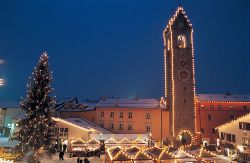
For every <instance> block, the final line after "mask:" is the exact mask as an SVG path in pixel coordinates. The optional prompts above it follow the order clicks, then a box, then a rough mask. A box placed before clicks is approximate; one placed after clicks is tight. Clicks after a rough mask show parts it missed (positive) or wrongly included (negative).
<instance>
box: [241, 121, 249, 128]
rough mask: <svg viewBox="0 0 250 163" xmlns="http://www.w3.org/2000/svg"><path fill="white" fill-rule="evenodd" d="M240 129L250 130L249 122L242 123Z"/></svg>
mask: <svg viewBox="0 0 250 163" xmlns="http://www.w3.org/2000/svg"><path fill="white" fill-rule="evenodd" d="M239 129H241V130H250V123H247V122H240V123H239Z"/></svg>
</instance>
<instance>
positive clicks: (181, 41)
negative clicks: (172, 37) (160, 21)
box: [177, 35, 187, 48]
mask: <svg viewBox="0 0 250 163" xmlns="http://www.w3.org/2000/svg"><path fill="white" fill-rule="evenodd" d="M177 44H178V47H179V48H186V47H187V41H186V37H185V36H183V35H179V36H178V37H177Z"/></svg>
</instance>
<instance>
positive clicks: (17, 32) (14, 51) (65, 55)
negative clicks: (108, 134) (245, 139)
mask: <svg viewBox="0 0 250 163" xmlns="http://www.w3.org/2000/svg"><path fill="white" fill-rule="evenodd" d="M177 6H178V4H177V2H176V0H74V1H69V0H35V1H34V0H29V1H28V0H22V1H20V0H1V1H0V58H1V59H4V60H5V61H6V62H5V64H4V65H1V76H3V77H4V78H5V80H6V81H7V83H6V85H5V86H4V87H1V88H0V89H1V91H0V95H1V96H0V97H1V98H4V99H9V100H18V99H19V98H20V97H21V96H24V95H25V93H26V83H27V81H28V76H30V75H31V73H32V71H33V67H34V66H35V65H36V63H37V61H38V59H39V56H40V55H41V53H42V52H44V51H47V53H48V54H49V56H50V66H51V69H52V70H53V72H54V81H53V86H54V88H55V94H56V95H57V97H59V98H64V97H79V98H80V99H86V98H98V97H100V96H102V95H108V96H114V97H125V98H127V97H128V98H129V97H135V95H136V94H138V96H139V97H141V98H159V97H161V96H163V95H164V92H163V91H164V80H163V79H164V77H163V39H162V31H163V29H164V28H165V26H166V24H167V22H168V19H169V18H170V17H171V16H172V15H173V13H174V11H175V10H176V8H177ZM183 7H184V9H185V11H186V13H187V15H188V16H189V18H190V20H191V22H192V24H193V26H194V41H195V42H194V47H195V66H196V83H197V85H196V86H197V93H224V92H226V91H227V90H229V91H230V92H231V93H237V94H250V64H249V62H250V50H249V47H250V13H249V11H250V1H248V0H234V1H233V0H202V1H194V0H189V1H184V2H183Z"/></svg>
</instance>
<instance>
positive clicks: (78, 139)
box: [70, 138, 85, 144]
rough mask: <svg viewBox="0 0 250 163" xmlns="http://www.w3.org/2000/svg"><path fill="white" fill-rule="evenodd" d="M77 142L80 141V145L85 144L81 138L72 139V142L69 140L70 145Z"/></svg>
mask: <svg viewBox="0 0 250 163" xmlns="http://www.w3.org/2000/svg"><path fill="white" fill-rule="evenodd" d="M77 141H80V142H81V143H82V144H85V141H84V140H83V139H82V138H77V139H74V140H71V142H70V143H71V144H74V143H75V142H77Z"/></svg>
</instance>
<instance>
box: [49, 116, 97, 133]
mask: <svg viewBox="0 0 250 163" xmlns="http://www.w3.org/2000/svg"><path fill="white" fill-rule="evenodd" d="M52 119H53V120H54V121H59V122H63V123H66V124H68V125H71V126H74V127H77V128H79V129H81V130H83V131H95V130H94V129H89V128H85V127H82V126H79V125H76V124H74V123H71V122H68V121H65V120H63V119H61V118H55V117H52Z"/></svg>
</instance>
